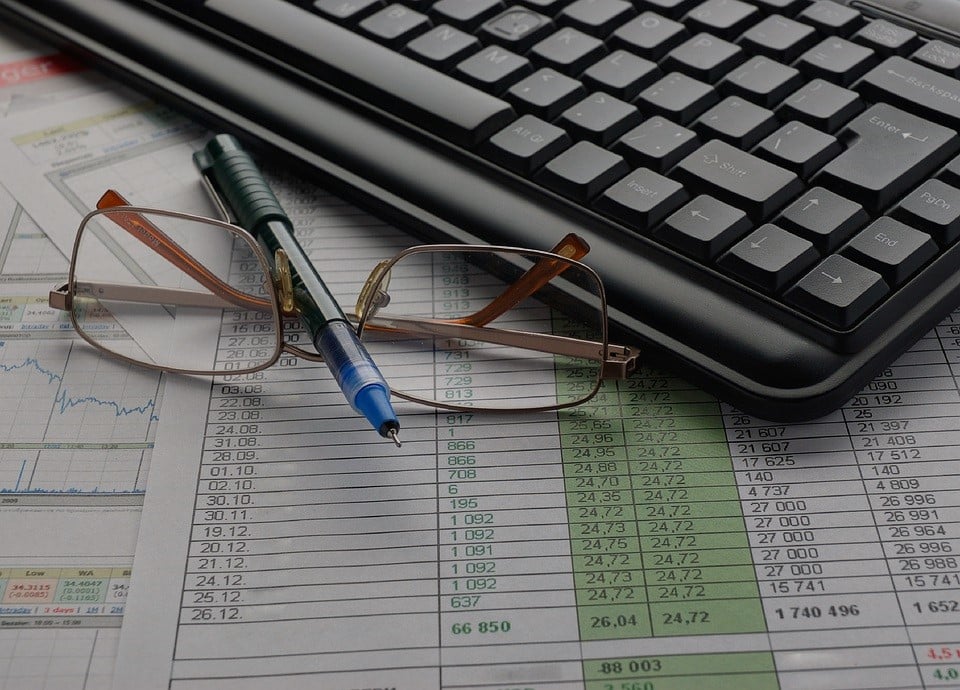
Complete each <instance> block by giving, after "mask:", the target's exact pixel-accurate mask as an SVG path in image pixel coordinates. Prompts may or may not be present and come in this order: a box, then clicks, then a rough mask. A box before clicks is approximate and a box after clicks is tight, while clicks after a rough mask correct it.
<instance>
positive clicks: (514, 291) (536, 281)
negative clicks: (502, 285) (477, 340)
mask: <svg viewBox="0 0 960 690" xmlns="http://www.w3.org/2000/svg"><path fill="white" fill-rule="evenodd" d="M589 251H590V245H588V244H587V243H586V241H585V240H584V239H583V238H581V237H580V236H578V235H575V234H574V233H570V234H568V235H566V236H564V238H563V239H561V240H560V242H558V243H557V245H556V246H555V247H554V248H553V249H551V250H550V252H551V253H552V254H556V255H558V256H562V257H563V258H565V259H575V260H576V259H581V258H583V257H584V256H586V255H587V253H588V252H589ZM569 266H570V264H569V263H567V262H566V261H556V260H553V259H548V258H543V259H540V260H539V261H537V262H536V263H535V264H534V265H533V266H531V267H530V268H529V269H527V271H526V272H525V273H524V274H523V275H522V276H520V277H519V278H517V279H516V280H515V281H513V282H512V283H511V284H510V285H508V286H507V288H506V290H504V291H503V292H502V293H500V294H499V295H498V296H497V297H496V299H494V300H492V301H490V302H489V303H488V304H487V305H486V306H485V307H483V309H480V310H478V311H475V312H474V313H473V314H469V315H467V316H462V317H460V318H457V319H451V320H450V323H460V324H464V325H469V326H486V325H487V324H488V323H490V322H491V321H493V320H494V319H496V318H497V317H499V316H501V315H503V314H505V313H506V312H508V311H510V310H511V309H513V307H515V306H516V305H517V304H519V303H520V302H522V301H523V300H524V299H526V298H527V297H529V296H530V295H532V294H534V293H535V292H536V291H537V290H539V289H540V288H542V287H543V286H544V285H546V284H547V283H549V282H550V281H551V280H553V279H554V278H556V277H557V276H558V275H560V274H561V273H563V271H564V270H566V269H567V268H569Z"/></svg>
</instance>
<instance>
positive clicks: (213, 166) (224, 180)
mask: <svg viewBox="0 0 960 690" xmlns="http://www.w3.org/2000/svg"><path fill="white" fill-rule="evenodd" d="M193 158H194V162H195V163H196V164H197V166H198V167H199V168H200V170H201V171H202V172H203V173H204V174H209V175H210V176H211V177H212V178H213V180H214V181H215V182H216V185H217V188H218V189H219V191H220V193H221V194H222V195H223V197H224V198H225V199H226V201H227V203H229V204H230V208H231V209H232V210H233V212H234V214H235V215H236V216H237V222H238V223H239V224H240V225H241V226H242V227H244V228H254V229H259V228H261V227H263V226H262V224H263V223H266V222H269V221H271V220H282V221H284V222H286V223H289V222H290V221H289V219H288V218H287V215H286V214H285V213H284V212H283V207H281V206H280V202H279V201H277V197H276V196H275V195H274V193H273V191H272V190H271V189H270V187H269V185H268V184H267V182H266V180H264V179H263V175H262V174H261V172H260V168H259V167H257V164H256V163H255V162H254V161H253V159H252V158H251V157H250V154H249V153H247V152H246V151H244V150H243V148H242V147H241V146H240V142H239V141H237V140H236V138H235V137H233V136H231V135H229V134H218V135H217V136H215V137H214V138H213V139H211V140H210V141H209V142H208V143H207V145H206V146H205V147H204V148H203V149H202V150H201V151H197V152H196V153H194V154H193Z"/></svg>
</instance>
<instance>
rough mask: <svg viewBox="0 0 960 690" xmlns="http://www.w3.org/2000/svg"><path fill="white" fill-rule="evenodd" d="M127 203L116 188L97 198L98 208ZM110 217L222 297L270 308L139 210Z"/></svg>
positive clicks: (242, 304) (243, 304)
mask: <svg viewBox="0 0 960 690" xmlns="http://www.w3.org/2000/svg"><path fill="white" fill-rule="evenodd" d="M129 205H130V204H129V203H128V202H127V200H126V199H124V198H123V196H121V195H120V193H119V192H117V191H114V190H112V189H108V190H107V191H106V192H104V194H103V196H101V197H100V200H99V201H97V208H99V209H117V208H122V207H124V206H129ZM109 217H110V220H112V221H113V222H114V223H116V224H117V225H119V226H120V227H121V228H123V229H124V230H126V231H127V232H128V233H130V234H131V235H132V236H133V237H135V238H136V239H138V240H140V241H141V242H143V243H144V244H145V245H147V246H148V247H149V248H150V249H152V250H153V251H155V252H156V253H157V254H159V255H160V256H162V257H163V258H164V259H166V260H167V261H169V262H170V263H172V264H173V265H174V266H176V267H177V268H179V269H180V270H181V271H183V272H184V273H186V274H187V275H188V276H190V277H191V278H193V279H194V280H196V281H197V282H198V283H200V284H201V285H203V286H204V287H205V288H207V289H208V290H210V292H212V293H213V294H215V295H218V296H219V297H221V298H222V299H223V300H224V301H226V302H228V303H230V304H233V305H235V306H238V307H244V308H247V309H256V310H268V309H271V305H270V302H269V301H267V300H264V299H259V298H257V297H253V296H251V295H248V294H246V293H244V292H241V291H240V290H237V289H235V288H234V287H232V286H231V285H229V284H227V283H225V282H223V281H222V280H220V278H218V277H217V276H215V275H214V274H213V273H211V272H210V270H209V269H207V267H206V266H204V265H203V264H201V263H200V262H199V261H197V260H196V259H195V258H193V257H192V256H191V255H190V253H189V252H187V251H185V250H184V249H183V247H181V246H180V245H179V244H177V243H176V242H174V241H173V240H172V239H171V238H170V237H169V235H167V234H166V233H165V232H163V230H161V229H160V228H158V227H157V226H156V225H154V224H153V223H151V222H150V221H149V220H147V219H146V218H144V217H143V215H142V214H140V213H136V212H134V211H119V212H118V213H111V214H110V216H109Z"/></svg>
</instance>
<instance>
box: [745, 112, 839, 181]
mask: <svg viewBox="0 0 960 690" xmlns="http://www.w3.org/2000/svg"><path fill="white" fill-rule="evenodd" d="M842 152H843V147H842V146H841V145H840V142H839V141H837V138H836V137H834V136H831V135H829V134H824V133H823V132H821V131H820V130H818V129H814V128H813V127H810V126H809V125H805V124H803V123H802V122H797V121H795V120H794V121H792V122H788V123H787V124H785V125H784V126H783V127H781V128H780V129H778V130H777V131H776V132H774V133H773V134H771V135H770V136H769V137H767V138H766V139H764V140H763V141H761V142H760V144H759V145H758V146H757V148H756V150H754V153H755V154H757V155H758V156H760V157H761V158H763V159H765V160H768V161H770V162H771V163H774V164H775V165H779V166H780V167H783V168H786V169H787V170H792V171H793V172H795V173H796V174H797V175H799V176H800V177H802V178H804V179H806V178H808V177H810V176H811V175H812V174H814V173H815V172H817V171H818V170H820V168H822V167H823V166H824V165H826V164H827V163H828V162H830V161H831V160H833V159H834V158H836V157H837V156H838V155H840V154H841V153H842Z"/></svg>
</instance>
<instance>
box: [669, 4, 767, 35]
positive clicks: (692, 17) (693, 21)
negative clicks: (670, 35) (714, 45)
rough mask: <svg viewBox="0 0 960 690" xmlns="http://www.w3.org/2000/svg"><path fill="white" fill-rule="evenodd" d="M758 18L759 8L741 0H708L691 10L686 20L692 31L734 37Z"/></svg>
mask: <svg viewBox="0 0 960 690" xmlns="http://www.w3.org/2000/svg"><path fill="white" fill-rule="evenodd" d="M758 19H760V12H759V11H758V10H757V8H756V7H754V6H753V5H748V4H747V3H745V2H741V0H706V2H703V3H701V4H699V5H697V6H696V7H694V8H693V9H692V10H690V12H689V14H687V16H686V18H685V19H684V22H685V23H686V24H687V26H689V27H690V31H692V32H693V31H704V32H706V33H710V34H715V35H717V36H720V37H722V38H731V39H732V38H734V37H735V36H739V35H740V34H742V33H743V32H744V31H745V30H746V29H747V27H749V26H750V25H751V24H753V23H754V22H756V21H757V20H758Z"/></svg>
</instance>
